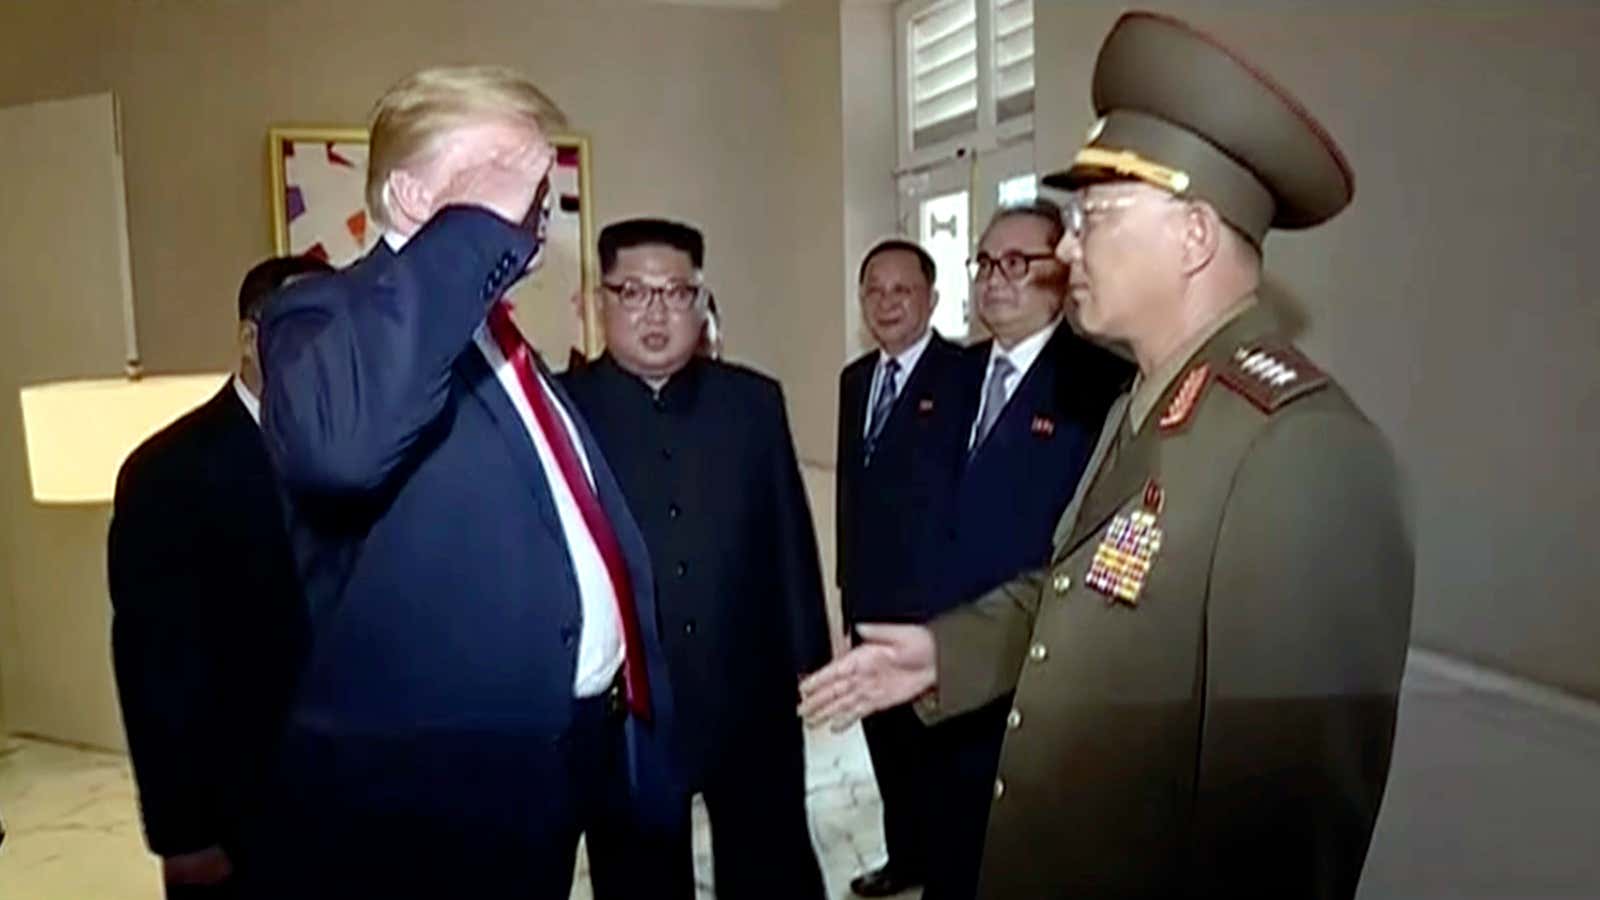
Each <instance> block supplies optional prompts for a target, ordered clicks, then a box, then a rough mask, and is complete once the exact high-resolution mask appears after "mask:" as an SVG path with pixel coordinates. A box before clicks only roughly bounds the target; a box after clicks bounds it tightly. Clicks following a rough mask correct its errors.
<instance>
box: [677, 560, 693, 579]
mask: <svg viewBox="0 0 1600 900" xmlns="http://www.w3.org/2000/svg"><path fill="white" fill-rule="evenodd" d="M673 571H674V572H677V573H678V577H679V578H682V577H683V576H685V575H687V574H689V564H688V563H686V562H681V563H678V565H677V568H675V569H673Z"/></svg>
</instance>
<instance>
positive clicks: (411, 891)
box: [247, 698, 653, 900]
mask: <svg viewBox="0 0 1600 900" xmlns="http://www.w3.org/2000/svg"><path fill="white" fill-rule="evenodd" d="M285 757H286V758H285V773H286V776H285V778H284V779H283V786H282V788H281V789H280V794H281V796H280V797H279V798H278V799H277V809H276V810H275V811H274V812H273V814H272V815H271V816H270V817H269V822H268V825H269V832H270V833H268V834H267V835H266V837H265V838H264V839H263V840H260V841H258V845H259V846H261V847H262V848H263V852H262V853H260V854H259V855H258V856H257V857H256V859H257V860H258V862H259V865H258V866H257V867H256V868H255V870H254V872H255V877H254V878H252V881H251V883H250V885H249V893H247V896H250V897H253V898H258V900H267V898H271V900H284V898H289V897H293V898H296V900H300V898H307V900H311V898H316V900H321V898H327V900H334V898H340V900H344V898H349V897H384V898H386V900H405V898H416V900H437V898H440V897H474V898H479V897H481V898H498V897H515V898H529V897H566V896H567V895H568V893H569V892H570V891H571V885H572V875H573V869H574V864H575V860H576V853H577V845H578V838H579V835H580V834H583V833H585V832H587V833H588V834H589V836H590V840H591V841H595V842H598V843H602V844H606V843H609V844H611V845H613V846H624V847H626V846H630V845H632V844H633V843H635V842H636V841H635V838H634V837H633V832H634V829H633V828H632V827H631V826H630V824H629V822H628V819H629V817H628V815H627V810H628V786H627V778H626V771H627V769H626V758H625V751H624V745H623V729H622V718H621V714H620V712H619V711H618V710H617V708H616V706H615V704H614V703H613V702H612V701H610V700H608V699H606V698H596V699H592V700H578V701H575V702H574V719H573V723H572V725H571V727H570V728H569V729H568V730H567V731H566V732H565V733H564V734H562V735H561V736H560V737H559V738H556V739H554V740H552V739H551V738H549V737H537V736H533V735H505V734H483V733H476V732H472V733H462V732H446V733H428V734H422V735H415V736H406V737H381V738H378V737H372V738H357V737H351V736H348V735H345V736H340V737H339V738H337V739H330V738H328V737H326V736H318V735H313V734H308V733H306V732H303V731H302V732H298V733H296V734H293V735H292V736H291V738H290V741H289V746H288V747H287V751H286V754H285ZM636 871H638V870H636V869H633V868H630V867H627V866H621V867H614V868H613V869H611V870H609V872H608V875H609V876H610V877H609V878H607V879H606V880H605V881H604V883H602V882H601V880H600V879H599V878H597V879H596V883H595V897H596V898H597V900H623V898H632V897H644V896H652V894H653V891H652V890H651V889H650V888H649V886H648V885H644V884H639V883H637V882H635V881H633V880H631V879H633V877H634V875H635V872H636Z"/></svg>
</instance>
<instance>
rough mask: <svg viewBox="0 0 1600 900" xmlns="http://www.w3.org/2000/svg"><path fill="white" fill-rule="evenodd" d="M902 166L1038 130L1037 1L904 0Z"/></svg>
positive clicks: (900, 14)
mask: <svg viewBox="0 0 1600 900" xmlns="http://www.w3.org/2000/svg"><path fill="white" fill-rule="evenodd" d="M897 23H898V26H899V38H900V40H899V47H900V59H899V60H898V62H899V64H900V65H899V70H900V88H901V89H900V92H899V94H900V103H899V105H900V123H901V136H900V137H901V139H900V164H901V167H902V168H912V167H915V166H918V165H923V164H928V163H932V162H936V161H937V160H939V159H941V158H946V157H948V156H950V155H952V154H953V153H955V151H957V150H968V151H973V152H981V151H984V150H992V149H994V148H996V147H998V146H999V145H1000V144H1001V143H1003V142H1006V141H1011V140H1016V139H1019V138H1022V137H1026V136H1028V135H1031V134H1032V131H1033V0H903V2H902V3H901V4H900V7H899V10H898V16H897Z"/></svg>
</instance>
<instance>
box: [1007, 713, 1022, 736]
mask: <svg viewBox="0 0 1600 900" xmlns="http://www.w3.org/2000/svg"><path fill="white" fill-rule="evenodd" d="M1006 727H1007V728H1009V729H1011V730H1012V731H1016V730H1017V729H1018V728H1021V727H1022V713H1021V711H1019V710H1016V709H1012V710H1011V713H1010V714H1009V715H1007V716H1006Z"/></svg>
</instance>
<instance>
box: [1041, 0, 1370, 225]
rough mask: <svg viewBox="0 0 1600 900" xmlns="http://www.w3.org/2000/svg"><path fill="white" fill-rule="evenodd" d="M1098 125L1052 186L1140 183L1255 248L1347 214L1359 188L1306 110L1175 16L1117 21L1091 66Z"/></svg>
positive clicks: (1049, 180) (1051, 178) (1135, 15)
mask: <svg viewBox="0 0 1600 900" xmlns="http://www.w3.org/2000/svg"><path fill="white" fill-rule="evenodd" d="M1093 101H1094V110H1095V113H1096V115H1098V116H1100V119H1099V121H1097V122H1096V123H1095V125H1094V127H1093V128H1092V129H1091V130H1090V132H1089V138H1088V143H1087V146H1085V147H1084V148H1083V149H1082V150H1080V151H1079V152H1078V155H1077V157H1076V158H1075V159H1074V160H1073V162H1072V166H1071V167H1070V168H1068V169H1066V170H1065V171H1062V172H1056V173H1053V174H1050V175H1047V176H1045V179H1044V183H1045V184H1046V185H1048V186H1050V187H1054V188H1061V189H1065V190H1073V189H1076V188H1079V187H1083V186H1085V185H1089V184H1093V183H1095V182H1101V181H1114V180H1115V181H1120V180H1137V181H1143V182H1146V183H1149V184H1153V185H1155V186H1157V187H1160V188H1163V189H1165V190H1168V191H1171V192H1172V193H1173V194H1176V195H1178V196H1181V197H1192V198H1195V199H1197V200H1204V201H1206V202H1208V203H1210V204H1211V205H1212V206H1213V207H1215V208H1216V210H1217V213H1218V214H1219V215H1221V216H1222V218H1223V219H1225V220H1226V221H1227V222H1228V223H1229V224H1231V225H1232V226H1233V227H1235V228H1237V229H1239V230H1240V231H1241V232H1243V233H1244V234H1245V235H1247V236H1248V237H1249V238H1250V239H1251V240H1253V241H1255V242H1256V243H1257V244H1260V243H1261V240H1262V238H1264V237H1265V236H1266V233H1267V230H1268V229H1269V228H1284V229H1295V228H1309V227H1311V226H1313V225H1318V224H1320V223H1322V222H1325V221H1327V220H1328V219H1330V218H1332V217H1333V216H1334V215H1336V214H1337V213H1338V212H1339V211H1340V210H1342V209H1344V208H1345V207H1346V206H1347V205H1349V203H1350V200H1351V197H1353V196H1354V192H1355V179H1354V176H1353V175H1352V173H1351V171H1350V166H1349V164H1348V163H1346V162H1345V158H1344V155H1343V154H1342V153H1341V152H1340V151H1339V147H1338V145H1337V144H1335V143H1334V141H1333V138H1331V137H1329V135H1328V133H1327V131H1325V130H1324V129H1323V128H1322V126H1321V125H1319V124H1317V121H1316V120H1315V119H1313V118H1312V117H1311V115H1310V114H1309V113H1307V112H1306V110H1305V108H1304V107H1303V106H1301V105H1300V102H1299V101H1297V100H1296V99H1294V97H1293V96H1291V95H1290V94H1289V92H1288V91H1286V90H1284V89H1283V88H1282V87H1279V86H1278V84H1277V83H1276V82H1274V81H1273V80H1272V79H1271V78H1269V77H1268V76H1267V75H1266V73H1264V72H1262V71H1261V70H1260V69H1258V68H1256V67H1255V66H1253V65H1251V64H1250V63H1249V62H1247V61H1246V60H1245V59H1243V58H1242V57H1240V56H1239V55H1238V54H1237V53H1235V52H1233V51H1232V50H1230V49H1228V48H1227V47H1225V46H1223V44H1222V43H1221V42H1219V41H1217V40H1215V39H1214V38H1212V37H1210V36H1209V35H1206V34H1204V33H1202V32H1200V31H1198V30H1196V29H1194V28H1192V27H1190V26H1189V25H1187V24H1185V23H1184V22H1181V21H1179V20H1177V19H1174V18H1172V17H1170V16H1163V15H1157V14H1154V13H1147V12H1131V13H1127V14H1125V15H1124V16H1123V17H1122V18H1121V19H1119V20H1117V24H1116V25H1115V26H1113V27H1112V29H1111V33H1110V34H1109V35H1107V36H1106V40H1105V43H1104V44H1103V45H1102V46H1101V48H1100V56H1099V58H1098V59H1097V60H1096V62H1095V70H1094V86H1093Z"/></svg>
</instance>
